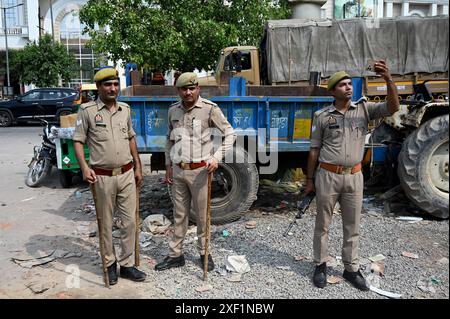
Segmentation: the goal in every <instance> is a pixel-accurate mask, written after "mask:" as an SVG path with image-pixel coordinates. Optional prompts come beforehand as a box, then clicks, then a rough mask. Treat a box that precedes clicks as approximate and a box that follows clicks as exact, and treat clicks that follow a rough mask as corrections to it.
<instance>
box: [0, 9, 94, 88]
mask: <svg viewBox="0 0 450 319" xmlns="http://www.w3.org/2000/svg"><path fill="white" fill-rule="evenodd" d="M86 2H87V0H39V1H37V0H0V6H1V7H2V8H6V9H5V10H1V11H2V13H3V11H5V13H6V23H5V21H4V20H5V19H4V18H3V15H2V19H0V20H1V23H0V26H1V28H0V29H1V30H0V51H3V53H4V51H5V48H6V41H5V31H4V30H5V25H6V33H7V42H8V49H9V50H11V49H21V48H24V47H25V45H26V44H27V43H30V42H33V41H37V42H38V41H39V36H40V35H42V34H44V33H48V34H50V35H53V37H54V39H55V40H56V41H59V42H61V43H62V44H64V45H65V46H66V48H67V51H68V52H70V53H73V54H74V55H75V57H76V59H77V70H76V71H74V73H73V76H72V82H71V83H70V84H71V86H77V85H79V84H81V83H90V82H92V78H93V73H94V67H95V61H96V56H95V55H94V53H93V51H92V50H91V49H89V48H87V47H86V46H85V43H86V41H87V40H88V39H89V37H88V36H86V35H83V34H82V29H83V26H82V25H81V23H80V20H79V11H80V9H81V7H82V6H83V5H84V4H85V3H86ZM1 56H4V54H3V55H1ZM0 62H1V65H0V70H4V69H5V67H4V65H3V64H4V63H5V61H3V58H2V59H0ZM4 78H5V77H4V76H3V77H2V74H0V86H2V85H6V83H2V82H5V81H4ZM2 80H3V81H2Z"/></svg>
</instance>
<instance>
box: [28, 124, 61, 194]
mask: <svg viewBox="0 0 450 319" xmlns="http://www.w3.org/2000/svg"><path fill="white" fill-rule="evenodd" d="M37 119H38V120H40V121H41V123H42V125H43V134H42V145H36V146H34V148H33V151H34V155H33V158H32V159H31V162H30V163H29V164H28V167H29V169H28V174H27V177H26V179H25V184H27V186H29V187H38V186H40V185H41V184H42V182H43V181H44V180H45V178H46V177H47V176H48V175H49V173H50V171H51V169H52V166H53V165H55V166H56V165H57V163H56V146H55V139H56V135H54V134H53V133H52V129H53V130H54V127H50V123H49V122H48V121H46V120H44V119H42V118H37Z"/></svg>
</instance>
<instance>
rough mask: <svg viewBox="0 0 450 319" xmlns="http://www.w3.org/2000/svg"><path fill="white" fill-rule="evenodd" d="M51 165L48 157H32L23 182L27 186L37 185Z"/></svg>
mask: <svg viewBox="0 0 450 319" xmlns="http://www.w3.org/2000/svg"><path fill="white" fill-rule="evenodd" d="M51 167H52V165H51V163H50V160H49V159H48V158H40V159H38V160H36V159H34V160H33V161H32V162H31V164H30V168H29V170H28V174H27V178H26V179H25V184H27V186H29V187H38V186H39V185H40V184H42V182H43V181H44V179H45V177H47V175H48V173H49V172H50V169H51Z"/></svg>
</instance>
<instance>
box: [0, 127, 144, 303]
mask: <svg viewBox="0 0 450 319" xmlns="http://www.w3.org/2000/svg"><path fill="white" fill-rule="evenodd" d="M41 130H42V128H41V127H40V126H30V125H23V126H14V127H9V128H0V174H1V178H0V194H1V195H0V269H1V270H2V276H1V277H2V279H1V280H0V298H41V297H45V298H66V297H67V298H77V297H82V298H89V297H119V295H121V296H123V295H126V296H128V297H130V298H133V297H137V298H140V297H151V296H152V294H151V293H149V292H148V291H147V292H145V293H144V292H142V291H141V290H139V289H136V285H135V284H134V283H129V282H126V281H123V282H121V283H120V285H121V287H122V288H123V289H122V290H123V291H121V292H120V294H119V293H118V291H119V290H105V289H104V288H103V284H102V278H101V268H100V266H99V258H97V256H96V244H94V243H92V242H91V241H89V240H87V239H86V238H81V236H79V234H78V233H77V229H78V228H79V227H87V226H86V225H89V227H91V228H92V227H93V226H95V223H94V222H93V221H94V220H95V218H93V216H89V217H88V216H87V215H86V214H84V213H80V214H83V215H80V214H76V213H74V212H76V210H80V208H81V206H82V203H81V202H80V200H79V199H77V198H75V196H74V193H75V192H76V191H77V189H81V188H86V185H84V184H83V183H80V182H79V183H78V184H75V185H74V186H73V187H72V188H70V189H63V188H62V187H61V186H60V185H59V181H58V175H57V170H56V168H53V170H52V173H51V175H50V176H49V178H48V180H47V181H46V182H45V183H44V184H43V185H42V186H41V187H38V188H30V187H28V186H26V185H25V176H26V173H27V170H28V167H27V164H28V163H29V161H30V159H31V158H32V155H33V146H34V145H39V144H40V143H41V137H40V136H39V134H40V133H41ZM85 194H87V193H83V196H84V197H85V198H86V197H87V195H85ZM84 200H86V199H84ZM94 229H95V227H94ZM54 249H64V250H65V251H70V252H76V253H77V252H80V253H81V254H82V257H80V258H78V257H73V258H67V259H61V261H60V260H59V259H58V260H57V261H53V262H51V263H48V264H46V265H44V266H42V267H41V266H38V267H33V268H24V267H20V266H19V265H17V264H15V263H13V262H12V261H11V258H13V257H19V258H20V257H23V256H24V255H26V256H27V257H26V258H29V256H34V257H37V256H38V255H39V254H41V252H51V251H52V250H54ZM70 265H75V266H76V267H78V268H79V270H80V288H79V289H69V290H68V289H67V283H66V280H67V278H68V276H69V274H70V273H72V269H73V268H70V267H71V266H70ZM67 266H69V268H67ZM69 285H70V283H69ZM27 286H30V287H33V289H34V290H35V291H39V289H46V288H48V289H47V291H46V292H43V293H39V294H36V293H34V292H33V291H32V289H30V288H27ZM147 288H148V287H147ZM150 290H151V289H150Z"/></svg>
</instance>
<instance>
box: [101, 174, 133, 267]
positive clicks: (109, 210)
mask: <svg viewBox="0 0 450 319" xmlns="http://www.w3.org/2000/svg"><path fill="white" fill-rule="evenodd" d="M95 190H96V192H97V206H96V207H95V210H96V211H97V214H100V215H99V216H101V218H102V222H103V227H102V231H103V240H104V241H105V257H106V265H107V266H111V265H112V264H113V263H114V261H115V260H116V255H115V250H114V245H113V240H112V239H113V238H112V226H113V212H114V209H115V208H117V210H118V212H119V217H120V219H121V221H122V227H121V228H120V241H121V252H120V256H119V257H118V259H117V260H118V262H119V264H120V266H123V267H132V266H134V245H135V231H136V183H135V180H134V170H132V169H130V170H129V171H128V172H125V173H124V174H120V175H117V176H103V175H97V182H96V183H95Z"/></svg>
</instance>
